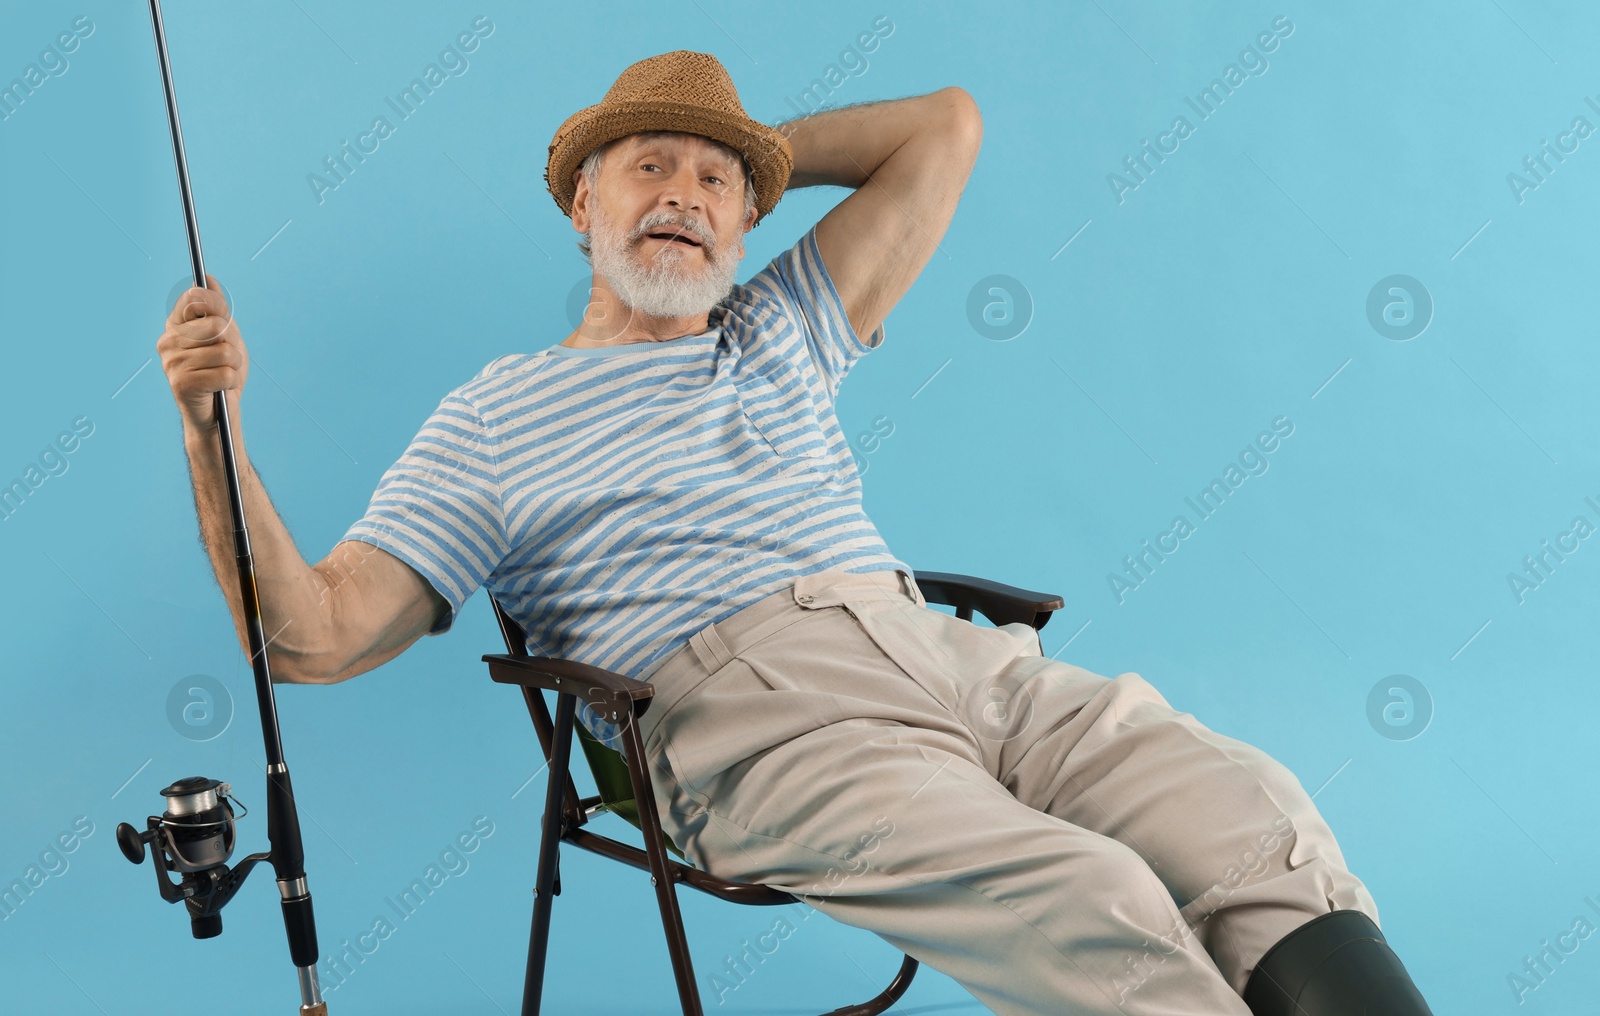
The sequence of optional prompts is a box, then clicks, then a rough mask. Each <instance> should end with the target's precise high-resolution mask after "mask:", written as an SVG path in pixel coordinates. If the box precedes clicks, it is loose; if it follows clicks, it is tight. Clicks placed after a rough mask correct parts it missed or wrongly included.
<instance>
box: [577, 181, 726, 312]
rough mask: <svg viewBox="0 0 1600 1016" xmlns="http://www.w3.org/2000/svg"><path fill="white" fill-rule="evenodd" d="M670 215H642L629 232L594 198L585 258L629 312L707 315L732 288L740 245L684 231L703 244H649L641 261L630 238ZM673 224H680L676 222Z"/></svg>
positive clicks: (656, 226)
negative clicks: (697, 248) (696, 248)
mask: <svg viewBox="0 0 1600 1016" xmlns="http://www.w3.org/2000/svg"><path fill="white" fill-rule="evenodd" d="M670 219H671V215H670V213H660V212H658V213H653V214H651V215H647V216H645V218H644V219H643V220H642V223H641V225H639V226H638V227H637V228H636V229H635V230H634V232H633V234H631V235H630V234H629V233H627V232H626V231H625V230H623V229H622V228H621V227H620V226H618V225H617V224H615V223H613V222H611V221H610V220H609V219H607V218H606V216H605V212H604V211H603V210H602V209H601V207H600V204H599V202H595V206H594V222H593V225H592V226H591V227H590V242H589V246H590V252H589V254H590V261H591V263H592V264H593V266H594V271H595V273H596V274H598V275H599V276H600V277H601V278H603V279H605V281H606V284H607V285H609V286H610V287H611V290H612V292H614V293H616V294H617V297H618V299H620V300H621V301H622V303H623V304H624V305H625V306H627V307H629V308H630V309H631V310H632V311H634V312H635V313H639V314H644V315H646V316H649V317H664V318H673V317H692V316H696V315H699V314H704V313H707V312H708V311H710V310H711V308H712V307H714V306H716V305H717V303H719V302H720V301H721V300H722V298H723V297H725V296H727V295H728V293H729V292H730V291H731V290H732V289H733V276H734V273H735V272H736V271H738V268H739V259H740V257H741V256H742V254H743V250H742V249H741V248H742V245H740V244H738V243H735V244H733V245H728V244H723V243H719V242H717V241H716V238H715V237H708V236H706V235H703V234H700V233H698V232H694V231H692V230H689V231H688V232H690V235H693V236H694V238H695V239H696V240H699V241H701V242H702V243H704V244H705V246H703V247H702V248H701V250H700V251H693V250H690V249H688V248H684V247H678V246H675V245H672V244H668V245H665V246H660V245H652V247H651V249H650V253H649V256H648V257H647V258H644V259H643V263H641V255H640V251H641V249H643V248H642V247H641V245H640V244H639V243H637V242H636V241H637V240H638V239H639V238H642V237H643V236H644V234H646V233H650V232H659V231H660V229H661V228H662V223H663V222H664V221H670ZM677 225H680V226H681V222H680V223H678V224H677ZM647 242H648V241H647ZM701 262H704V263H701Z"/></svg>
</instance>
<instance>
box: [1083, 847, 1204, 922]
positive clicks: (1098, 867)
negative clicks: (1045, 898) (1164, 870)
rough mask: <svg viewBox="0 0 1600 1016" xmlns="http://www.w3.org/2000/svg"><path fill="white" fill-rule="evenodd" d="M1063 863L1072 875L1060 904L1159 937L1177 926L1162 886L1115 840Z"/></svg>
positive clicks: (1147, 867) (1146, 865) (1141, 860)
mask: <svg viewBox="0 0 1600 1016" xmlns="http://www.w3.org/2000/svg"><path fill="white" fill-rule="evenodd" d="M1074 855H1077V856H1074ZM1062 863H1063V867H1065V868H1069V869H1070V870H1071V871H1072V872H1073V875H1072V877H1071V879H1070V881H1069V882H1068V884H1067V887H1066V889H1067V891H1066V892H1065V893H1064V896H1065V898H1064V899H1062V900H1061V901H1060V902H1061V903H1063V904H1065V905H1067V906H1069V907H1072V908H1074V909H1075V910H1076V911H1078V912H1093V913H1098V914H1103V915H1108V916H1109V917H1111V918H1112V919H1114V920H1126V921H1129V922H1132V923H1133V924H1135V925H1137V926H1138V927H1139V928H1141V929H1144V930H1147V931H1150V932H1152V933H1154V934H1158V935H1160V934H1165V933H1166V932H1167V931H1169V930H1171V926H1172V925H1173V924H1174V921H1175V920H1178V921H1181V917H1179V916H1178V912H1177V904H1176V902H1175V901H1174V900H1173V898H1172V894H1171V893H1170V892H1169V891H1168V890H1167V887H1166V885H1165V883H1163V882H1162V881H1161V879H1160V877H1159V876H1158V875H1157V874H1156V873H1155V871H1154V870H1153V869H1152V868H1151V867H1150V865H1149V863H1147V862H1146V861H1145V859H1144V858H1143V857H1141V856H1140V855H1139V854H1138V853H1137V852H1136V851H1134V850H1133V849H1132V848H1131V847H1129V846H1127V845H1126V844H1124V843H1122V842H1121V841H1120V840H1114V839H1110V838H1104V840H1103V843H1102V844H1101V845H1099V846H1097V847H1096V848H1094V849H1093V850H1091V851H1088V852H1087V853H1081V852H1080V851H1076V850H1075V851H1072V852H1071V853H1069V854H1068V855H1067V856H1066V858H1065V859H1064V860H1063V862H1062Z"/></svg>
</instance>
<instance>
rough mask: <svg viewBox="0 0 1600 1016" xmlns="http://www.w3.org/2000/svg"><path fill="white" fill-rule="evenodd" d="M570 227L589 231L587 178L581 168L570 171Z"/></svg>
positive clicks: (584, 231)
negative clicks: (571, 187) (571, 190)
mask: <svg viewBox="0 0 1600 1016" xmlns="http://www.w3.org/2000/svg"><path fill="white" fill-rule="evenodd" d="M572 186H573V192H572V228H573V229H576V230H577V231H578V232H580V233H587V232H588V231H589V196H590V195H589V178H588V177H587V176H585V175H584V174H583V170H582V169H581V168H579V169H575V170H573V171H572Z"/></svg>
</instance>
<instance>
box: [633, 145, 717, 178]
mask: <svg viewBox="0 0 1600 1016" xmlns="http://www.w3.org/2000/svg"><path fill="white" fill-rule="evenodd" d="M669 154H671V153H669V152H668V151H667V146H666V145H665V144H663V143H661V142H659V141H646V142H645V143H644V144H641V145H639V146H638V147H637V148H635V149H634V150H633V154H632V156H630V157H631V158H634V159H642V158H644V157H645V156H647V155H654V156H658V157H660V156H665V155H669ZM703 158H705V159H707V160H709V161H711V162H715V163H716V164H717V165H719V166H721V167H722V168H723V169H725V170H727V171H728V172H729V173H733V172H735V171H737V170H738V168H739V160H738V159H737V158H735V157H734V156H731V155H729V154H728V153H727V152H711V153H709V154H707V155H705V156H703Z"/></svg>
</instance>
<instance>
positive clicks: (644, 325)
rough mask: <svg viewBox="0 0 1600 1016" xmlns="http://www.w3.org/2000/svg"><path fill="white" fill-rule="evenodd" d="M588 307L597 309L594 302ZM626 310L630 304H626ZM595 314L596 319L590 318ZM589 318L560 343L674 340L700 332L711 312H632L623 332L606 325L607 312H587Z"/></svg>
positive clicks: (591, 344)
mask: <svg viewBox="0 0 1600 1016" xmlns="http://www.w3.org/2000/svg"><path fill="white" fill-rule="evenodd" d="M589 309H590V310H591V311H592V310H594V309H595V305H593V304H591V305H590V307H589ZM623 311H624V313H626V311H627V308H626V307H624V308H623ZM590 316H593V317H596V318H598V321H597V322H594V323H591V322H590V321H589V320H587V318H588V317H590ZM585 317H586V319H585V320H584V322H583V323H582V324H580V325H579V326H578V327H577V329H576V330H575V331H573V333H572V334H571V335H568V336H567V337H566V338H565V339H564V340H562V342H561V345H563V346H571V347H572V348H574V349H590V348H593V347H595V346H626V345H632V344H634V343H637V342H672V341H675V340H677V339H682V338H687V337H689V336H691V335H701V334H703V333H704V332H705V331H706V330H707V329H708V328H709V327H710V320H711V319H710V315H709V314H707V313H701V314H698V315H694V316H688V317H650V316H649V315H645V314H632V315H629V321H628V324H627V326H626V327H625V328H623V329H622V331H621V332H615V331H613V330H610V329H607V328H606V327H605V324H604V321H605V318H606V315H605V314H603V313H602V314H594V315H586V316H585Z"/></svg>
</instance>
